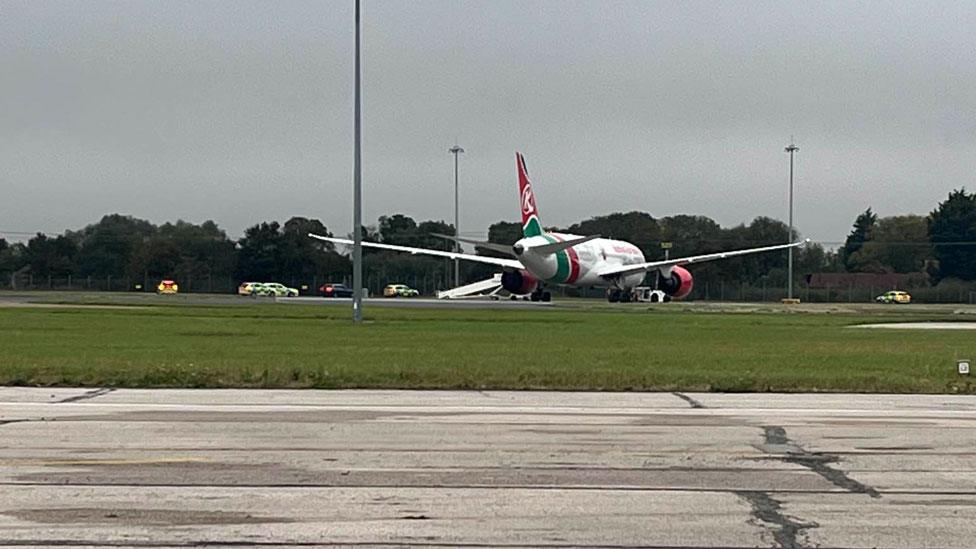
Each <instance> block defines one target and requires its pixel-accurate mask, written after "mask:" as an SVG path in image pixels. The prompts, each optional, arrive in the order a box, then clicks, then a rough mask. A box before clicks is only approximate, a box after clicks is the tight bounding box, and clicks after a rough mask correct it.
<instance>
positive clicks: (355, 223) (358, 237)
mask: <svg viewBox="0 0 976 549" xmlns="http://www.w3.org/2000/svg"><path fill="white" fill-rule="evenodd" d="M359 72H360V71H359V0H356V92H355V99H354V101H353V103H354V109H355V112H354V114H353V127H354V128H353V131H354V133H355V136H354V140H355V145H354V147H353V151H354V152H353V168H352V170H353V172H352V181H353V191H352V212H353V213H352V234H353V237H352V242H353V244H352V321H353V323H355V324H360V323H362V321H363V162H362V123H361V121H360V116H361V114H360V110H361V109H360V103H361V100H360V84H361V82H360V75H359Z"/></svg>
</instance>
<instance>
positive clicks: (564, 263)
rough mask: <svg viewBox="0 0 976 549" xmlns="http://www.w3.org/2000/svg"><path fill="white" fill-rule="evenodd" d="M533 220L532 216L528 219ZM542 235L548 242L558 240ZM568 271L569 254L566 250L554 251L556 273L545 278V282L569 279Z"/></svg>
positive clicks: (559, 281)
mask: <svg viewBox="0 0 976 549" xmlns="http://www.w3.org/2000/svg"><path fill="white" fill-rule="evenodd" d="M534 220H535V218H533V219H532V220H530V221H534ZM542 237H543V238H545V239H546V240H548V241H549V243H550V244H555V243H556V242H559V241H558V240H556V239H555V238H553V237H551V236H549V235H547V234H544V235H542ZM569 272H570V269H569V254H568V253H567V252H566V250H559V251H558V252H556V274H555V275H553V276H552V278H547V279H546V282H556V283H563V282H566V281H567V280H569Z"/></svg>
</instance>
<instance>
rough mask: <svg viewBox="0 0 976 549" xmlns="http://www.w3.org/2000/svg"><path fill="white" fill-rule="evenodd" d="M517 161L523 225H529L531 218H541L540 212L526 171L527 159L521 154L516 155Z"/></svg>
mask: <svg viewBox="0 0 976 549" xmlns="http://www.w3.org/2000/svg"><path fill="white" fill-rule="evenodd" d="M515 161H516V163H517V164H518V175H519V203H520V204H521V207H522V225H523V226H524V225H525V224H526V223H528V221H529V218H531V217H533V216H535V217H538V216H539V210H538V208H537V207H536V205H535V195H534V194H533V193H532V183H531V182H530V181H529V173H528V171H527V170H526V169H525V158H523V157H522V154H521V153H515Z"/></svg>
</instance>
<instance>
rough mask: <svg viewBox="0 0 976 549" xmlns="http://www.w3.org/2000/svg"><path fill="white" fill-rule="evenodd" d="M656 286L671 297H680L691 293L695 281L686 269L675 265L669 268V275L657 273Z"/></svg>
mask: <svg viewBox="0 0 976 549" xmlns="http://www.w3.org/2000/svg"><path fill="white" fill-rule="evenodd" d="M657 287H658V289H660V290H661V291H663V292H664V293H666V294H668V295H669V296H671V298H672V299H681V298H682V297H685V296H686V295H688V294H690V293H691V289H692V288H694V287H695V281H694V279H693V278H692V276H691V273H690V272H688V269H685V268H684V267H679V266H677V265H675V266H674V267H672V268H671V274H670V276H668V275H665V274H664V273H658V281H657Z"/></svg>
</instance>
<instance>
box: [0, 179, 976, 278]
mask: <svg viewBox="0 0 976 549" xmlns="http://www.w3.org/2000/svg"><path fill="white" fill-rule="evenodd" d="M548 229H550V230H558V231H563V232H571V233H576V234H583V235H590V234H600V235H602V236H604V237H606V238H617V239H621V240H627V241H630V242H632V243H634V244H635V245H636V246H638V247H639V248H640V249H641V250H642V251H643V252H644V256H645V257H646V258H647V259H648V260H653V259H658V258H663V257H664V253H665V252H664V249H663V247H662V243H667V245H669V246H670V248H669V250H668V251H669V252H670V254H671V256H672V257H677V256H688V255H698V254H705V253H711V252H719V251H723V250H730V249H736V248H748V247H759V246H767V245H773V244H780V243H783V242H786V241H788V240H789V239H788V233H789V228H788V227H787V225H786V224H785V223H783V222H782V221H779V220H776V219H772V218H769V217H757V218H755V219H754V220H753V221H752V222H750V223H748V224H741V225H737V226H734V227H727V228H726V227H721V226H720V225H719V224H718V223H716V222H715V221H714V220H712V219H710V218H708V217H705V216H695V215H674V216H667V217H661V218H654V217H652V216H651V215H650V214H648V213H646V212H639V211H632V212H618V213H611V214H608V215H602V216H596V217H592V218H590V219H587V220H585V221H581V222H579V223H575V224H573V225H570V226H568V227H549V228H548ZM310 232H313V233H317V234H323V235H328V236H331V235H332V233H331V232H330V231H329V230H328V228H327V227H326V226H325V225H324V224H323V223H322V222H321V221H319V220H317V219H308V218H304V217H293V218H291V219H289V220H287V221H285V222H284V223H283V224H279V223H278V222H277V221H269V222H262V223H259V224H256V225H254V226H251V227H248V228H247V229H246V230H245V231H244V235H243V236H242V237H241V238H239V239H237V240H234V239H231V238H230V237H228V235H227V233H226V232H225V231H224V230H222V229H221V228H219V227H218V226H217V224H216V223H214V222H213V221H205V222H203V223H201V224H199V225H197V224H193V223H188V222H185V221H177V222H175V223H164V224H162V225H154V224H153V223H150V222H149V221H146V220H143V219H138V218H135V217H132V216H125V215H119V214H112V215H106V216H105V217H103V218H102V219H101V220H99V221H98V222H97V223H93V224H91V225H88V226H86V227H84V228H82V229H80V230H77V231H70V230H69V231H65V232H64V233H63V234H60V235H57V236H48V235H45V234H40V233H39V234H37V235H36V236H34V237H33V238H31V239H30V240H28V241H27V242H26V243H14V244H11V243H9V242H7V241H6V240H4V239H2V238H0V280H8V279H9V278H10V277H11V276H12V275H30V276H33V277H35V278H40V279H43V278H50V277H53V278H65V277H76V278H85V277H92V278H96V279H101V278H105V277H114V278H128V279H131V280H143V279H151V280H154V281H155V280H156V279H159V278H175V279H177V280H178V281H179V280H180V279H181V278H192V279H195V280H201V279H207V278H215V279H216V278H219V279H233V280H235V281H237V282H240V281H244V280H264V281H271V280H278V281H284V282H289V281H295V280H301V281H306V282H310V281H312V280H317V281H319V282H324V281H326V280H331V281H343V280H348V278H349V276H350V273H351V270H352V267H351V264H350V260H349V257H348V255H347V253H346V250H336V249H335V248H334V247H333V246H332V245H331V244H329V243H325V242H321V241H317V240H313V239H310V238H308V237H307V236H306V235H307V234H308V233H310ZM453 233H454V227H453V225H451V224H448V223H446V222H444V221H434V220H427V221H421V222H419V223H418V222H417V221H416V220H414V219H412V218H410V217H409V216H406V215H403V214H394V215H389V216H382V217H380V218H379V220H378V222H377V224H375V225H371V226H368V227H363V235H362V236H363V238H364V239H365V240H367V241H374V242H383V243H388V244H397V245H403V246H415V247H423V248H434V249H441V250H450V249H452V247H453V243H452V242H451V241H450V240H446V239H444V238H440V237H438V236H437V235H438V234H448V235H449V234H453ZM520 237H521V227H520V225H519V223H517V222H508V221H499V222H497V223H494V224H492V225H491V226H490V227H489V228H488V240H489V241H491V242H495V243H501V244H512V243H514V242H515V241H516V240H518V239H519V238H520ZM799 237H800V235H798V234H797V235H795V238H799ZM477 253H481V254H485V255H491V254H494V253H497V252H492V251H490V250H482V249H479V250H477ZM461 265H462V277H463V278H464V280H467V281H473V280H479V279H481V278H486V277H488V276H491V274H492V273H493V272H494V271H495V269H494V268H492V267H491V266H487V265H482V264H477V263H471V262H462V263H461ZM363 266H364V276H365V277H366V278H367V280H368V281H371V284H372V285H373V286H382V285H383V284H387V283H392V282H404V283H408V284H415V285H421V282H420V281H423V283H422V285H423V286H424V288H422V289H424V290H426V291H432V290H433V289H437V288H441V289H443V288H446V287H448V286H449V285H450V281H451V280H452V275H451V273H452V269H453V263H452V262H450V261H448V260H445V259H440V258H432V257H424V256H419V255H410V254H399V253H395V252H387V251H378V250H365V253H364V265H363ZM815 272H869V273H922V274H923V275H924V276H925V277H926V279H927V280H929V281H931V282H932V283H936V282H939V281H941V280H944V279H947V278H950V279H960V280H974V279H976V194H969V193H967V192H966V191H965V189H961V190H957V191H953V192H952V193H950V194H949V197H948V198H947V199H946V200H945V201H943V202H941V203H940V204H939V205H938V206H937V207H936V209H935V210H933V211H932V212H931V213H930V214H929V215H928V216H917V215H905V216H893V217H884V218H879V217H878V216H877V214H876V213H874V212H873V211H872V210H871V209H870V208H868V209H867V210H866V211H865V212H864V213H862V214H861V215H859V216H858V217H857V219H855V221H854V224H853V228H852V231H851V233H850V235H848V237H847V239H846V241H845V242H844V244H843V245H842V246H841V247H840V248H839V249H837V250H836V251H829V250H826V249H825V248H824V247H823V246H822V245H820V244H817V243H811V244H810V245H808V246H805V247H802V248H800V249H797V250H796V252H795V256H794V273H795V276H796V278H797V282H799V281H800V280H801V279H802V277H803V276H804V275H805V274H809V273H815ZM786 278H787V259H786V254H785V253H769V254H757V255H751V256H745V257H739V258H732V259H728V260H725V261H722V262H714V263H705V264H701V265H699V266H696V268H695V280H696V284H702V283H706V284H707V283H716V284H717V283H724V282H743V281H744V282H747V283H752V284H756V285H758V284H760V283H762V284H763V285H767V284H768V285H769V286H771V287H772V286H782V285H785V284H786ZM374 290H375V288H374Z"/></svg>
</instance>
